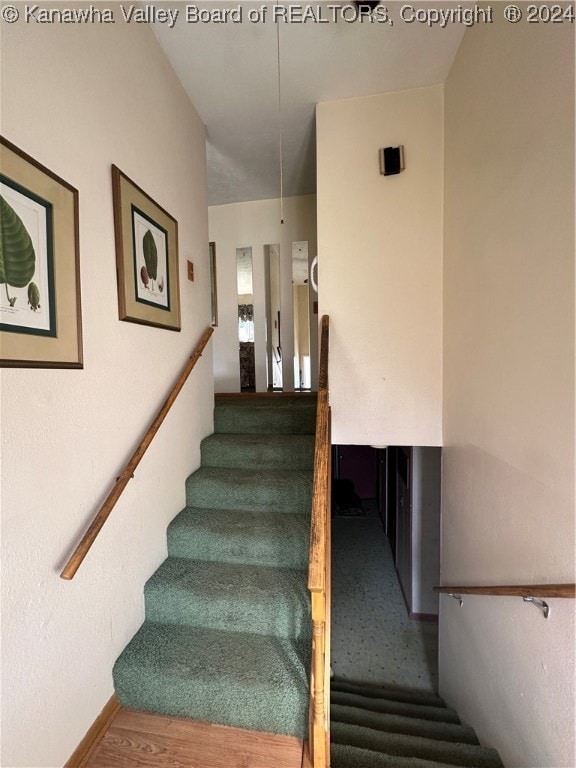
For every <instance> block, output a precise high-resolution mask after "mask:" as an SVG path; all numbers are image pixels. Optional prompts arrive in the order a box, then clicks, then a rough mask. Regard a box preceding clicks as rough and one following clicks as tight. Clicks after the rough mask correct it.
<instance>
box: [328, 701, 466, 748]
mask: <svg viewBox="0 0 576 768" xmlns="http://www.w3.org/2000/svg"><path fill="white" fill-rule="evenodd" d="M330 719H331V720H334V721H337V722H341V723H350V724H353V725H361V726H365V727H367V728H374V729H375V730H382V731H387V732H388V733H403V734H405V735H414V736H423V737H425V738H428V739H437V740H440V741H454V742H460V743H466V744H478V739H477V737H476V733H475V731H474V729H473V728H470V727H469V726H467V725H459V724H456V723H447V722H442V721H437V720H428V719H425V718H421V717H406V716H403V715H395V714H390V713H387V712H374V711H372V710H368V709H362V708H360V707H351V706H344V705H340V704H334V703H332V704H331V705H330Z"/></svg>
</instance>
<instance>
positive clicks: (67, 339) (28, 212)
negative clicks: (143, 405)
mask: <svg viewBox="0 0 576 768" xmlns="http://www.w3.org/2000/svg"><path fill="white" fill-rule="evenodd" d="M0 168H1V172H0V246H1V248H0V366H2V367H21V368H82V317H81V306H80V264H79V247H78V192H77V190H76V189H75V188H74V187H72V186H70V184H68V183H67V182H65V181H64V180H63V179H61V178H59V177H58V176H56V174H54V173H52V171H49V170H48V169H47V168H45V167H44V166H43V165H40V163H38V162H36V160H34V159H33V158H31V157H30V156H29V155H27V154H26V153H24V152H23V151H22V150H21V149H19V148H18V147H16V146H14V144H12V143H11V142H9V141H7V140H6V139H4V138H2V137H0Z"/></svg>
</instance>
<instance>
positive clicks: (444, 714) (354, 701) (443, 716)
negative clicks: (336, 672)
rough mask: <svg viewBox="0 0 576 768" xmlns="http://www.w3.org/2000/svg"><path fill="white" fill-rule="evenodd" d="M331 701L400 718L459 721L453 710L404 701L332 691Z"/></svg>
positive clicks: (447, 721) (455, 722) (457, 723)
mask: <svg viewBox="0 0 576 768" xmlns="http://www.w3.org/2000/svg"><path fill="white" fill-rule="evenodd" d="M331 699H332V701H333V702H334V703H335V704H340V705H343V706H353V707H358V708H364V709H366V710H369V711H373V712H384V713H387V714H391V715H399V716H402V717H417V718H426V720H433V721H435V722H445V723H454V724H455V725H459V724H460V719H459V718H458V715H457V713H456V712H455V711H454V710H453V709H449V708H447V707H431V706H426V705H422V704H410V703H409V702H406V701H392V700H389V699H376V698H368V697H364V696H355V695H353V694H349V693H345V692H343V691H332V693H331Z"/></svg>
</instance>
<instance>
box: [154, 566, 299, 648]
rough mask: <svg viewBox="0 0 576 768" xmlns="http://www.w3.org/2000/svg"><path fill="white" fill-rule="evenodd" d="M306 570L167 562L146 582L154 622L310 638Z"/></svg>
mask: <svg viewBox="0 0 576 768" xmlns="http://www.w3.org/2000/svg"><path fill="white" fill-rule="evenodd" d="M307 575H308V574H307V571H305V570H297V569H290V568H274V567H270V566H258V565H245V564H237V563H222V562H211V561H202V560H189V559H183V558H176V557H168V558H167V559H166V560H165V561H164V562H163V563H162V565H161V566H160V567H159V568H158V570H157V571H156V572H155V573H154V574H153V575H152V576H151V578H150V579H149V580H148V582H147V583H146V586H145V589H144V594H145V599H146V617H147V618H149V619H150V620H151V621H152V622H156V623H165V624H186V625H187V626H204V627H210V628H212V629H218V628H219V629H221V630H223V631H225V630H226V629H227V628H229V627H230V628H232V629H234V631H244V632H251V633H258V634H274V635H276V636H279V637H306V638H308V639H310V637H311V622H310V598H309V593H308V589H307Z"/></svg>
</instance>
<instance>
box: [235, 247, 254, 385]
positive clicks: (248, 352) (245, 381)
mask: <svg viewBox="0 0 576 768" xmlns="http://www.w3.org/2000/svg"><path fill="white" fill-rule="evenodd" d="M236 281H237V289H238V342H239V360H240V389H241V391H242V392H255V391H256V365H255V355H254V289H253V282H252V248H250V247H248V248H236Z"/></svg>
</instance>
